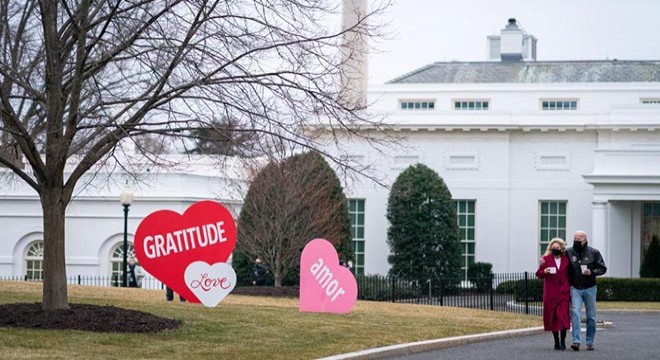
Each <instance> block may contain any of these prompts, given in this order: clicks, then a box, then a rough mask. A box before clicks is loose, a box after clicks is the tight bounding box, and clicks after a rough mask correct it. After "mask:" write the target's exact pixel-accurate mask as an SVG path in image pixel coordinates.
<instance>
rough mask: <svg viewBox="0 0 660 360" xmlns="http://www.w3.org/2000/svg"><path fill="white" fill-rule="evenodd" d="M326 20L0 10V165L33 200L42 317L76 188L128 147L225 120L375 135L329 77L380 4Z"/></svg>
mask: <svg viewBox="0 0 660 360" xmlns="http://www.w3.org/2000/svg"><path fill="white" fill-rule="evenodd" d="M336 10H337V8H336V4H334V1H330V0H328V1H326V0H313V1H307V0H269V1H263V0H223V1H220V0H215V1H214V0H59V1H58V0H0V50H1V51H2V53H1V54H0V111H1V112H0V114H1V127H0V132H1V134H0V140H1V141H2V143H1V144H0V147H1V149H2V151H0V164H2V165H4V166H5V167H7V168H9V169H11V170H12V171H13V172H14V173H15V174H16V175H17V176H18V177H19V178H20V179H22V180H23V181H24V182H26V183H27V184H29V186H31V187H32V188H33V189H34V190H35V191H36V192H37V193H38V195H39V197H40V199H41V205H42V209H43V219H44V220H43V221H44V283H43V307H44V309H47V310H51V309H64V308H68V298H67V287H66V267H65V257H64V255H65V240H64V239H65V236H64V235H65V234H64V229H65V226H64V223H65V210H66V207H67V205H68V204H69V202H70V201H71V198H72V194H73V193H74V188H75V187H76V185H77V183H78V182H79V180H80V179H81V177H82V176H83V175H84V174H86V173H88V172H89V171H91V170H92V169H93V168H94V167H95V166H97V165H99V164H100V163H103V162H104V161H108V160H109V159H113V158H114V156H115V153H116V152H117V151H118V150H119V151H121V150H122V149H123V147H125V146H127V145H128V144H132V143H137V144H138V145H139V144H140V143H139V142H135V141H130V140H131V138H135V137H140V136H143V135H145V134H157V135H161V136H173V137H180V136H187V135H186V134H190V132H191V131H193V130H195V129H200V128H204V127H208V126H210V124H211V122H212V120H213V119H217V118H220V117H227V118H235V119H237V120H239V121H240V122H241V124H246V126H247V127H246V130H247V131H250V132H256V133H258V134H260V136H263V137H264V138H265V137H272V138H277V139H278V140H279V141H286V142H291V143H294V144H297V145H298V146H301V147H303V148H304V147H306V148H316V147H318V146H317V145H318V144H317V142H315V140H314V139H313V138H311V137H310V136H308V133H307V132H305V129H306V128H307V127H310V126H311V127H314V126H315V125H318V124H323V125H324V126H326V127H327V128H329V129H332V130H333V131H353V130H354V129H360V128H363V127H365V126H366V127H369V128H371V129H373V128H378V126H379V124H378V122H376V121H372V120H369V119H367V118H366V117H365V116H363V115H361V114H362V113H361V112H360V111H361V110H362V107H361V105H359V104H355V105H351V104H350V103H346V102H341V101H338V97H339V96H338V94H339V86H338V81H337V79H338V77H339V69H340V68H341V65H342V64H341V62H342V60H341V58H342V56H339V55H338V48H339V45H340V44H341V39H342V35H343V34H344V33H346V32H353V33H359V34H361V36H363V37H367V36H372V35H374V27H373V25H374V24H375V22H373V23H371V25H370V26H367V24H368V22H367V20H368V19H369V18H370V17H372V16H373V15H374V14H375V13H378V12H379V11H380V10H381V8H376V9H373V10H372V11H371V12H370V13H368V14H365V15H364V16H362V15H361V16H359V17H358V19H357V22H356V23H355V24H354V25H353V26H351V27H350V28H346V29H336V31H334V30H332V29H329V27H328V26H327V24H328V21H327V19H328V16H332V15H333V14H335V11H336ZM356 134H357V133H356ZM263 141H266V140H265V139H264V140H263ZM131 146H132V145H131ZM141 151H145V152H146V151H149V148H148V147H147V148H146V149H141ZM17 157H20V158H21V159H24V160H23V161H16V158H17ZM73 158H75V159H76V160H75V161H73V160H72V159H73ZM23 162H25V164H26V166H25V167H22V166H21V164H22V163H23ZM72 163H73V167H72V168H71V171H69V170H66V171H65V166H67V164H72Z"/></svg>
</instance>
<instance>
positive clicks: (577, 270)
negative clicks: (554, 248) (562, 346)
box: [566, 230, 607, 351]
mask: <svg viewBox="0 0 660 360" xmlns="http://www.w3.org/2000/svg"><path fill="white" fill-rule="evenodd" d="M566 255H568V261H569V264H570V265H569V269H568V281H569V283H570V284H571V327H572V332H573V344H571V349H573V350H575V351H579V350H580V323H581V314H580V313H581V310H582V303H584V308H585V312H586V315H587V338H586V342H587V350H593V349H594V339H595V337H596V294H597V292H598V289H597V287H596V276H601V275H604V274H605V272H607V267H606V266H605V262H604V261H603V257H602V256H601V254H600V251H598V250H596V249H594V248H592V247H590V246H589V245H588V241H587V234H586V233H585V232H584V231H582V230H579V231H576V232H575V235H574V236H573V247H572V248H571V249H568V250H567V251H566Z"/></svg>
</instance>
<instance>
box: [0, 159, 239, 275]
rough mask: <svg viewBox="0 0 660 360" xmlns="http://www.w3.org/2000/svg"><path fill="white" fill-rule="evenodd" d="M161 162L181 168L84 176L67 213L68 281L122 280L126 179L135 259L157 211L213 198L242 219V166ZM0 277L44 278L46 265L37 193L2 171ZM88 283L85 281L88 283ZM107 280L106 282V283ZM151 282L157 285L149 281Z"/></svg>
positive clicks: (129, 234)
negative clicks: (137, 236) (139, 239)
mask: <svg viewBox="0 0 660 360" xmlns="http://www.w3.org/2000/svg"><path fill="white" fill-rule="evenodd" d="M163 161H170V162H172V163H173V164H174V163H175V164H178V165H175V166H173V167H168V168H158V167H156V166H153V165H144V166H137V167H136V168H138V169H139V170H137V171H136V172H135V173H134V174H133V175H134V176H136V177H137V178H138V180H139V181H138V182H136V181H135V180H134V179H133V177H128V176H127V175H126V174H125V173H121V172H114V173H112V174H110V173H109V172H108V171H106V169H108V168H109V167H106V168H102V169H100V170H99V171H98V172H94V174H93V175H91V173H90V175H88V176H87V177H85V178H83V179H81V181H80V182H79V188H80V191H77V192H76V193H75V195H74V197H73V200H72V201H71V203H70V205H69V207H68V208H67V213H66V234H65V236H66V249H65V259H66V269H67V277H69V278H70V279H73V281H77V277H78V276H81V277H83V281H85V282H88V283H90V282H91V283H93V281H99V283H98V284H99V285H101V284H108V281H109V279H110V278H111V277H120V276H121V265H122V261H123V240H124V212H123V206H122V205H121V204H120V201H119V195H120V193H121V191H122V188H123V187H124V183H125V182H128V183H129V185H130V187H131V188H132V190H133V192H134V200H133V203H132V204H131V205H130V207H129V212H128V217H127V225H128V226H127V229H128V231H127V240H128V243H129V251H128V255H129V256H131V255H133V246H132V243H133V234H134V233H135V230H136V229H137V226H138V224H139V223H140V221H141V220H142V219H143V218H144V217H146V216H147V215H148V214H150V213H151V212H153V211H156V210H162V209H169V210H174V211H178V212H180V213H182V212H183V211H184V210H185V209H186V208H187V207H188V206H190V205H191V204H193V203H195V202H197V201H200V200H209V199H211V200H215V201H218V202H220V203H222V204H223V205H224V206H225V207H227V208H228V209H229V210H230V211H232V213H234V214H237V213H238V210H239V208H240V205H241V203H242V199H243V196H244V192H245V190H246V188H247V186H246V185H247V184H246V182H245V174H244V171H243V168H242V164H241V163H240V162H238V161H236V159H232V158H229V159H226V160H225V161H223V162H219V160H218V159H217V158H211V157H199V156H198V157H193V158H189V157H187V156H179V155H167V156H164V159H163ZM0 172H1V174H0V175H2V176H3V177H2V187H1V189H2V190H1V191H0V228H1V229H3V233H2V241H0V279H2V278H9V277H11V278H24V277H27V278H29V279H41V278H42V273H41V270H42V264H43V233H44V232H43V216H42V210H41V204H40V201H39V197H38V196H37V194H36V192H35V191H34V190H33V189H32V188H30V187H29V186H28V185H27V184H25V183H24V182H22V181H21V180H18V179H17V178H16V177H15V176H13V175H11V172H10V170H7V169H0ZM85 279H86V280H85ZM102 281H103V282H102ZM148 285H151V286H153V285H156V282H155V281H153V282H150V284H148Z"/></svg>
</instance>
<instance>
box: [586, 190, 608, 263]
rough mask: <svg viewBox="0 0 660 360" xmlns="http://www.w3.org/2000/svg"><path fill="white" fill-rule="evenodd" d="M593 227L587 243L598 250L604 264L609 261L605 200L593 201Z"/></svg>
mask: <svg viewBox="0 0 660 360" xmlns="http://www.w3.org/2000/svg"><path fill="white" fill-rule="evenodd" d="M592 204H593V219H592V220H593V228H592V230H591V234H589V235H588V238H589V245H590V246H592V247H595V248H596V249H598V250H600V253H601V254H602V255H603V260H605V264H608V263H609V253H610V252H609V249H608V248H607V244H608V242H607V201H594V202H592Z"/></svg>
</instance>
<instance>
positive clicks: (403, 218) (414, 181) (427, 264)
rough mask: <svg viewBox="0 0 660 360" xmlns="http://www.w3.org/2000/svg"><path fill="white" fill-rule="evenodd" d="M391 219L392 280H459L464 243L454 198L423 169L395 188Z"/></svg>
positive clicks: (410, 172) (408, 173)
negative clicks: (459, 231)
mask: <svg viewBox="0 0 660 360" xmlns="http://www.w3.org/2000/svg"><path fill="white" fill-rule="evenodd" d="M387 219H388V220H389V222H390V227H389V229H388V232H387V235H388V244H389V245H390V251H391V255H390V256H389V259H388V260H389V262H390V264H391V265H392V267H391V269H390V274H393V275H400V276H403V277H405V278H407V279H411V280H425V279H428V278H437V277H445V278H446V277H450V278H458V276H459V274H460V256H461V250H460V239H459V234H458V225H457V223H456V212H455V209H454V204H453V203H452V200H451V193H450V192H449V189H447V186H445V183H444V181H443V180H442V178H440V176H439V175H438V174H437V173H436V172H435V171H433V170H431V169H430V168H428V167H427V166H425V165H422V164H416V165H412V166H410V167H408V168H407V169H406V170H405V171H403V172H402V173H401V174H400V175H399V176H398V177H397V179H396V181H395V182H394V184H393V185H392V190H391V192H390V196H389V200H388V207H387Z"/></svg>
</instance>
